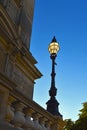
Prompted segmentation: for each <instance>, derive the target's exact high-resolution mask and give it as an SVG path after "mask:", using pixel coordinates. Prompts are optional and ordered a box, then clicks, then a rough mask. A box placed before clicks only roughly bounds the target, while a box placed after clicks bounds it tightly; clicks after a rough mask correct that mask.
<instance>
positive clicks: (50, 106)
mask: <svg viewBox="0 0 87 130" xmlns="http://www.w3.org/2000/svg"><path fill="white" fill-rule="evenodd" d="M59 49H60V47H59V44H58V43H57V40H56V38H55V37H53V39H52V41H51V43H50V44H49V47H48V50H49V52H50V58H51V60H52V73H51V87H50V90H49V95H50V100H48V102H47V103H46V104H47V111H48V112H50V113H51V114H53V115H57V116H61V114H60V113H59V110H58V105H59V103H58V101H57V100H56V98H55V96H56V94H57V88H56V87H55V75H56V73H55V65H56V63H55V59H56V56H57V53H58V51H59Z"/></svg>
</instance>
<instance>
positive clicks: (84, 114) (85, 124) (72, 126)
mask: <svg viewBox="0 0 87 130" xmlns="http://www.w3.org/2000/svg"><path fill="white" fill-rule="evenodd" d="M65 122H66V125H65V127H64V130H87V102H85V103H83V108H82V109H81V110H80V113H79V118H78V120H76V121H75V122H73V121H72V120H71V119H68V120H65Z"/></svg>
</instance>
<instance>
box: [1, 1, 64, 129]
mask: <svg viewBox="0 0 87 130" xmlns="http://www.w3.org/2000/svg"><path fill="white" fill-rule="evenodd" d="M34 2H35V1H34V0H0V130H19V129H20V130H62V128H63V126H64V122H63V119H62V118H61V117H57V116H53V115H52V114H50V113H49V112H47V111H46V110H44V109H43V108H42V107H41V106H40V105H39V104H37V103H36V102H34V101H33V90H34V83H35V80H36V79H38V78H40V77H41V76H42V74H41V72H40V71H39V70H38V69H37V68H36V66H35V64H36V63H37V61H36V59H35V58H34V57H33V56H32V54H31V52H30V50H29V48H30V38H31V31H32V21H33V13H34Z"/></svg>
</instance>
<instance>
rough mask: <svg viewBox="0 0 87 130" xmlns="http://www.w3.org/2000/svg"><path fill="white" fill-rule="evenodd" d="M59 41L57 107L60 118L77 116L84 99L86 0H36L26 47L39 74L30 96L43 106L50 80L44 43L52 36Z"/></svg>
mask: <svg viewBox="0 0 87 130" xmlns="http://www.w3.org/2000/svg"><path fill="white" fill-rule="evenodd" d="M54 35H55V36H56V39H57V41H58V42H59V44H60V51H59V52H58V55H57V58H56V63H57V66H56V77H55V78H56V79H55V80H56V87H57V96H56V98H57V100H58V101H59V103H60V105H59V111H60V113H61V114H62V115H63V117H64V119H67V118H71V119H72V120H76V119H77V118H78V113H79V110H80V109H81V108H82V103H83V102H86V101H87V1H86V0H36V2H35V10H34V18H33V28H32V37H31V45H30V51H31V52H32V54H33V56H34V57H35V58H36V60H37V61H38V64H37V65H36V67H38V69H39V70H40V71H41V72H42V74H43V77H42V78H40V79H38V80H36V84H35V87H34V100H35V101H36V102H37V103H38V104H40V105H41V106H42V107H44V108H45V109H46V104H45V103H46V102H47V101H48V100H49V98H50V97H49V93H48V91H49V89H50V84H51V76H50V73H51V60H50V54H49V52H48V45H49V43H50V42H51V40H52V38H53V36H54Z"/></svg>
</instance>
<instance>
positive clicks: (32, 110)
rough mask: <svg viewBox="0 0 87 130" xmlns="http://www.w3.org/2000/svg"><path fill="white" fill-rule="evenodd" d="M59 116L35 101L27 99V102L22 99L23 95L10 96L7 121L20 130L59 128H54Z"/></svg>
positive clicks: (6, 114)
mask: <svg viewBox="0 0 87 130" xmlns="http://www.w3.org/2000/svg"><path fill="white" fill-rule="evenodd" d="M28 102H29V103H28ZM36 108H37V109H36ZM57 118H58V117H57ZM57 118H56V117H54V116H52V115H51V114H50V113H49V112H47V111H46V110H45V109H43V108H42V107H40V106H39V105H38V104H37V103H35V102H34V101H29V100H26V102H25V101H23V99H22V100H21V97H20V99H18V98H16V97H14V96H13V95H10V96H9V97H8V103H7V107H6V113H5V121H6V122H8V124H9V126H11V127H13V128H17V129H20V130H58V129H54V127H53V128H52V126H54V125H55V124H57V122H56V120H57Z"/></svg>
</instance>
